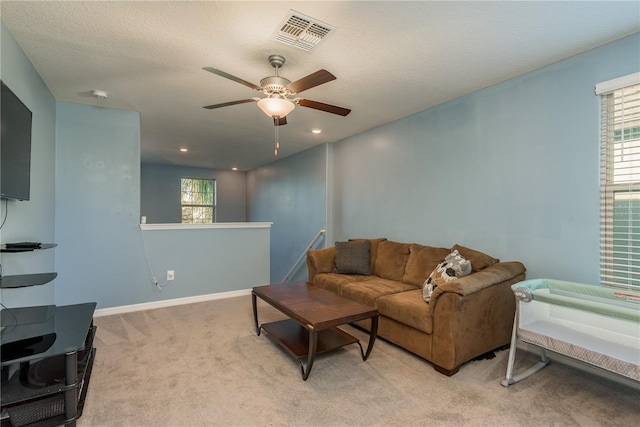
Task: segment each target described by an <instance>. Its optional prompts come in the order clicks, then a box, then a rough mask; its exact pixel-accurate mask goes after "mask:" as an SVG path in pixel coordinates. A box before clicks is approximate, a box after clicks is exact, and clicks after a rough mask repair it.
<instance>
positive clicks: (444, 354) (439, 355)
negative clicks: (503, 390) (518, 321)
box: [429, 261, 526, 371]
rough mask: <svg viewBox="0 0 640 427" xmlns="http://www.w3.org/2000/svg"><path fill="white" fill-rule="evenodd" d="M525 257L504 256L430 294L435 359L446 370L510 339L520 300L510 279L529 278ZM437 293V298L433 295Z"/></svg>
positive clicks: (507, 342) (433, 359) (433, 357)
mask: <svg viewBox="0 0 640 427" xmlns="http://www.w3.org/2000/svg"><path fill="white" fill-rule="evenodd" d="M525 272H526V269H525V267H524V265H523V264H522V263H520V262H515V261H514V262H502V263H498V264H494V265H492V266H490V267H487V268H486V269H484V270H482V271H479V272H477V273H473V274H471V275H469V276H465V277H462V278H460V279H457V280H454V281H451V282H448V283H445V284H443V285H441V286H438V287H437V288H436V289H435V290H434V292H433V294H432V295H431V301H430V303H429V306H430V307H429V309H430V311H431V314H432V317H433V337H432V347H431V348H432V354H431V361H432V362H433V363H434V364H435V365H438V366H440V367H442V368H444V369H446V370H454V371H455V370H457V369H458V367H459V366H460V365H461V364H462V363H464V362H466V361H468V360H471V359H473V358H474V357H477V356H479V355H481V354H484V353H487V352H489V351H491V350H494V349H496V348H499V347H502V346H504V345H507V344H509V342H510V341H511V331H512V327H513V319H514V315H515V308H516V300H515V296H514V294H513V291H512V290H511V285H512V284H514V283H517V282H520V281H522V280H524V278H525ZM434 297H435V298H434Z"/></svg>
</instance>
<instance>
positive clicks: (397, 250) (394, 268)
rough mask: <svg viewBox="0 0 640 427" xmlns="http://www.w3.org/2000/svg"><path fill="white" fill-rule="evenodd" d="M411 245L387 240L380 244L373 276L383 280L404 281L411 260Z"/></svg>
mask: <svg viewBox="0 0 640 427" xmlns="http://www.w3.org/2000/svg"><path fill="white" fill-rule="evenodd" d="M409 246H410V244H409V243H398V242H392V241H390V240H385V241H384V242H381V243H380V246H379V247H378V253H377V254H376V262H375V266H374V269H373V274H374V275H375V276H378V277H382V278H383V279H390V280H398V281H402V276H404V270H405V267H406V265H407V259H408V258H409Z"/></svg>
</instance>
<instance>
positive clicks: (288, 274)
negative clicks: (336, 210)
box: [282, 230, 327, 282]
mask: <svg viewBox="0 0 640 427" xmlns="http://www.w3.org/2000/svg"><path fill="white" fill-rule="evenodd" d="M326 233H327V230H320V231H318V232H317V233H316V235H315V236H314V238H313V239H311V242H310V243H309V244H308V245H307V247H306V248H305V250H304V251H302V254H300V257H299V258H298V260H297V261H296V263H295V264H293V267H291V270H289V272H288V273H287V275H286V276H284V279H282V282H288V281H289V280H291V275H292V274H293V272H294V271H296V269H297V268H298V266H299V265H300V263H301V262H302V260H303V259H304V258H305V257H306V255H307V251H308V250H309V249H311V248H312V247H313V245H315V243H316V241H318V239H319V238H320V236H322V235H325V234H326Z"/></svg>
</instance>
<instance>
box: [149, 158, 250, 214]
mask: <svg viewBox="0 0 640 427" xmlns="http://www.w3.org/2000/svg"><path fill="white" fill-rule="evenodd" d="M183 177H185V178H207V179H215V180H216V202H217V204H216V222H244V221H246V220H247V182H246V174H245V173H244V172H232V171H223V170H215V169H202V168H190V167H184V166H166V165H156V164H146V163H143V164H142V166H141V174H140V193H141V194H140V197H141V199H140V214H141V215H145V216H146V217H147V223H180V222H182V217H181V208H180V178H183Z"/></svg>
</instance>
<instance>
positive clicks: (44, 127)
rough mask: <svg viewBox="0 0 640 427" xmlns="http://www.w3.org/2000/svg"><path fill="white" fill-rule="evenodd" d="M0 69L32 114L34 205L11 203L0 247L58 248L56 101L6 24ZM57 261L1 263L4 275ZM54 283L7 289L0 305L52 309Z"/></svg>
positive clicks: (39, 256) (19, 257) (35, 256)
mask: <svg viewBox="0 0 640 427" xmlns="http://www.w3.org/2000/svg"><path fill="white" fill-rule="evenodd" d="M0 64H1V68H0V78H1V79H2V81H4V82H5V84H6V85H7V86H8V87H9V88H10V89H11V90H12V91H13V92H14V93H15V94H16V95H17V96H18V98H20V100H21V101H22V102H23V103H24V104H25V105H26V106H27V107H28V108H29V109H30V110H31V112H32V135H31V136H32V139H31V151H32V152H31V169H32V177H31V200H30V201H12V200H10V201H8V202H7V204H6V207H7V209H8V212H6V214H7V220H6V222H5V224H4V226H3V227H2V229H1V230H0V242H1V243H7V242H22V241H36V242H55V240H56V236H55V226H54V176H55V162H54V160H53V158H54V149H55V120H56V109H55V100H54V98H53V96H52V95H51V93H50V92H49V90H48V89H47V87H46V85H45V84H44V82H43V81H42V79H41V78H40V76H39V75H38V74H37V73H36V71H35V70H34V69H33V66H32V65H31V62H30V61H29V59H28V58H27V57H26V56H25V54H24V53H23V52H22V49H20V47H19V46H18V44H17V43H16V41H15V39H14V38H13V36H12V35H11V33H9V31H8V30H7V29H6V28H5V26H4V24H0ZM0 206H2V209H1V212H0V213H1V215H0V218H4V215H5V201H4V200H3V201H2V202H1V203H0ZM0 222H1V221H0ZM55 257H56V251H55V249H49V250H44V251H37V252H30V253H21V254H7V253H3V254H2V256H1V258H0V261H1V263H2V274H3V275H14V274H28V273H45V272H51V271H55V268H54V267H55ZM55 282H56V281H54V282H51V283H49V284H47V285H44V286H35V287H31V288H20V289H3V290H2V291H1V292H0V301H2V304H4V305H5V306H8V307H19V306H24V305H44V304H52V303H53V301H54V289H55Z"/></svg>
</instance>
